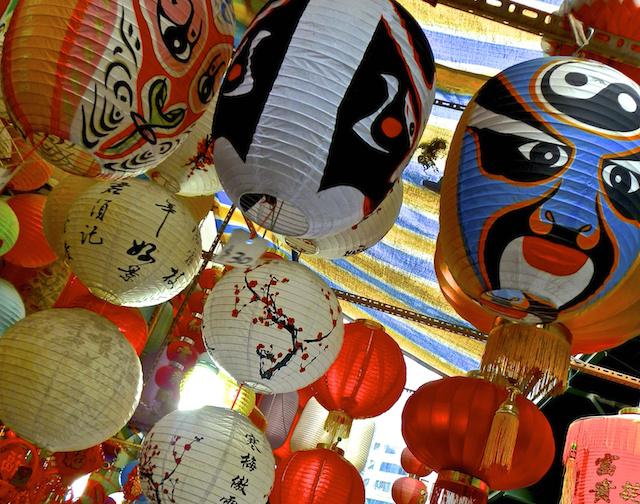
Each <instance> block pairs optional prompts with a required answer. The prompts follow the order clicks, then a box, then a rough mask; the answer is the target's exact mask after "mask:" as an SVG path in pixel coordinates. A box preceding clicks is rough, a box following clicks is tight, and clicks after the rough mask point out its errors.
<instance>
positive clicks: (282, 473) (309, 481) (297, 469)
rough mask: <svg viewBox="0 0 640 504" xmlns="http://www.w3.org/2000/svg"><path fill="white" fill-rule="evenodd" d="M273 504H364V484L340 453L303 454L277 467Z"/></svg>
mask: <svg viewBox="0 0 640 504" xmlns="http://www.w3.org/2000/svg"><path fill="white" fill-rule="evenodd" d="M269 502H270V504H294V503H295V504H359V503H362V504H364V483H363V481H362V478H361V477H360V474H359V473H358V471H357V470H356V469H355V467H353V466H352V465H351V464H350V463H349V462H347V461H346V460H345V459H344V458H343V457H342V455H341V454H340V453H339V452H335V451H332V450H327V449H322V448H319V449H316V450H309V451H300V452H296V453H294V454H293V455H291V456H290V457H289V458H288V459H287V460H285V461H284V462H282V463H281V464H279V465H278V469H277V471H276V478H275V483H274V488H273V492H272V493H271V495H270V496H269Z"/></svg>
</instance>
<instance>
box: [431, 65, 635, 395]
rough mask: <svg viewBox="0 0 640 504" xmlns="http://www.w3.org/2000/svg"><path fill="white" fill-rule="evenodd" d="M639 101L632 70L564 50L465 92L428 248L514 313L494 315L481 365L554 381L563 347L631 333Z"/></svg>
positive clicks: (612, 342)
mask: <svg viewBox="0 0 640 504" xmlns="http://www.w3.org/2000/svg"><path fill="white" fill-rule="evenodd" d="M638 110H640V87H639V86H638V85H637V84H636V83H635V82H633V81H632V80H631V79H629V78H628V77H626V76H625V75H623V74H621V73H620V72H618V71H617V70H614V69H612V68H610V67H607V66H605V65H602V64H599V63H596V62H592V61H585V60H577V59H571V58H544V59H535V60H531V61H527V62H524V63H520V64H518V65H515V66H513V67H511V68H508V69H507V70H505V71H503V72H501V73H500V74H498V75H497V76H495V77H493V78H491V79H489V80H488V81H487V82H486V83H485V84H484V85H483V86H482V88H481V89H480V90H479V91H478V93H477V94H476V96H475V97H474V98H473V99H472V101H471V103H470V105H469V107H468V108H467V110H466V111H465V114H464V115H463V117H462V119H461V121H460V123H459V125H458V128H457V130H456V133H455V136H454V139H453V141H452V143H451V148H450V151H449V157H448V160H447V167H446V170H445V176H444V178H443V181H442V191H441V192H442V205H441V208H440V234H439V236H438V243H437V249H438V253H439V254H441V256H442V261H443V262H444V263H445V264H446V265H447V266H448V268H449V270H450V273H451V275H452V277H453V278H454V280H455V282H456V283H457V285H458V286H459V287H460V289H461V290H462V291H463V292H464V293H465V294H466V295H467V296H469V297H470V298H471V299H473V300H475V301H476V302H479V303H480V304H482V305H483V306H484V307H485V308H487V309H488V310H490V311H492V312H493V313H494V314H496V315H498V316H500V317H503V318H504V319H508V320H511V321H515V322H517V324H515V325H511V326H508V327H507V326H505V325H504V324H501V325H498V326H497V327H496V329H495V330H494V331H495V334H492V336H491V337H490V339H489V343H488V345H487V348H486V350H485V356H484V357H483V363H482V369H483V371H485V372H488V373H494V374H504V375H506V376H507V377H509V378H511V379H512V380H514V381H516V382H518V383H519V385H520V386H521V387H523V388H525V389H531V388H533V393H534V394H535V393H537V392H547V391H553V392H560V391H562V390H563V389H564V386H565V384H566V379H567V370H568V357H569V354H570V353H582V352H588V353H590V352H596V351H601V350H604V349H606V348H610V347H614V346H616V345H619V344H621V343H622V342H624V341H625V340H626V339H628V338H631V337H633V336H635V335H636V334H638V332H639V331H640V320H639V319H638V317H637V316H636V315H635V314H636V313H637V306H636V305H637V303H638V302H639V298H640V291H638V289H637V283H638V281H639V280H640V268H639V267H638V265H639V264H640V262H638V261H637V257H638V252H639V251H640V227H639V226H638V220H639V219H640V213H638V208H640V206H639V204H638V203H637V201H636V199H635V198H637V197H638V196H637V194H640V193H636V188H637V187H639V185H638V184H640V179H638V178H637V174H636V173H635V171H634V170H633V169H632V168H630V166H631V165H632V164H633V163H634V162H635V161H634V160H635V157H634V156H635V154H630V153H634V152H636V151H637V150H638V149H639V148H640V136H639V135H638V133H640V115H639V114H638ZM630 163H631V164H630ZM594 166H596V167H598V169H594ZM537 324H546V325H550V326H549V327H548V328H547V327H546V326H545V327H536V325H537ZM554 324H555V329H554ZM531 382H533V384H531Z"/></svg>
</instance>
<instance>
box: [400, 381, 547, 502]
mask: <svg viewBox="0 0 640 504" xmlns="http://www.w3.org/2000/svg"><path fill="white" fill-rule="evenodd" d="M507 398H508V393H507V390H506V389H505V388H503V387H500V386H498V385H495V384H493V383H490V382H488V381H485V380H482V379H478V378H470V377H461V376H458V377H452V378H445V379H442V380H437V381H433V382H430V383H426V384H424V385H422V386H421V387H420V388H419V389H418V390H416V392H415V393H414V394H413V395H412V396H411V397H410V398H409V400H408V401H407V404H406V405H405V408H404V411H403V413H402V435H403V437H404V440H405V442H406V443H407V447H408V448H409V449H410V450H411V452H412V453H413V454H414V455H415V456H416V457H417V458H418V459H420V460H421V461H422V462H424V463H425V464H426V465H428V466H429V467H432V468H433V470H434V471H438V472H439V473H440V474H439V479H438V482H442V483H443V486H446V487H447V488H449V487H450V486H454V487H457V486H458V485H459V484H460V478H458V477H457V476H456V477H450V478H449V479H450V480H452V481H453V483H452V484H451V485H448V484H446V483H445V481H444V479H443V478H442V476H443V471H458V472H459V473H463V475H462V476H464V475H468V477H469V478H471V479H473V478H479V479H480V480H481V481H482V482H485V483H486V484H488V485H489V486H490V487H491V488H494V489H497V490H510V489H513V488H521V487H524V486H528V485H531V484H533V483H535V482H536V481H538V480H539V479H540V478H542V476H544V474H545V473H546V472H547V470H548V469H549V467H550V465H551V463H552V461H553V456H554V453H555V445H554V441H553V435H552V433H551V427H550V426H549V422H548V421H547V419H546V418H545V416H544V415H543V414H542V412H540V410H538V408H536V406H535V404H533V403H532V402H531V401H528V400H527V399H525V398H523V397H522V396H518V397H517V398H515V404H516V406H517V408H518V410H519V426H518V427H517V429H516V435H517V437H516V438H515V440H514V441H515V445H514V451H513V457H512V461H511V464H510V468H507V467H504V466H502V465H498V464H494V465H491V466H489V467H483V458H484V455H485V447H486V445H487V444H488V443H487V441H488V439H489V435H490V432H491V430H492V424H493V423H494V414H495V413H496V411H497V410H498V409H499V408H500V407H501V405H502V404H504V402H505V399H507ZM450 476H451V475H450ZM463 479H464V478H463ZM456 480H457V481H456ZM471 485H472V486H473V483H472V482H471ZM437 486H438V484H436V487H437ZM463 486H465V488H466V486H467V485H466V484H463ZM432 502H434V500H433V497H432ZM435 502H439V501H435Z"/></svg>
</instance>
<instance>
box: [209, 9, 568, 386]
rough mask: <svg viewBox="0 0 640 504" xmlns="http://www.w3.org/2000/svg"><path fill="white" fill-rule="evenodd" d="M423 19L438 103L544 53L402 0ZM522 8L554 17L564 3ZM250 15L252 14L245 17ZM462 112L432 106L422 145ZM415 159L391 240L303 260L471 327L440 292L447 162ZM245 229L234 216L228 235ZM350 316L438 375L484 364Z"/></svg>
mask: <svg viewBox="0 0 640 504" xmlns="http://www.w3.org/2000/svg"><path fill="white" fill-rule="evenodd" d="M400 3H402V4H403V5H404V6H405V7H406V8H407V9H408V10H409V11H410V12H411V13H412V14H413V16H414V17H415V18H416V19H417V20H418V22H419V23H420V25H421V27H422V28H423V30H424V32H425V34H426V35H427V37H428V39H429V42H430V44H431V47H432V49H433V52H434V56H435V58H436V61H437V63H438V69H437V76H436V84H437V93H436V99H440V100H443V101H446V102H450V103H454V104H460V105H466V104H467V103H468V101H469V100H470V98H471V96H473V94H474V93H475V92H476V90H477V89H478V88H479V87H480V86H481V85H482V84H483V82H484V80H485V79H486V78H487V77H489V76H493V75H495V74H496V73H498V72H500V71H501V70H503V69H505V68H507V67H509V66H511V65H513V64H516V63H518V62H521V61H525V60H528V59H533V58H538V57H541V56H543V52H542V47H541V40H540V37H538V36H535V35H531V34H528V33H525V32H522V31H519V30H517V29H515V28H512V27H509V26H506V25H503V24H500V23H497V22H494V21H490V20H487V19H483V18H481V17H478V16H474V15H472V14H469V13H466V12H462V11H459V10H456V9H453V8H450V7H446V6H442V5H440V6H438V7H432V6H430V5H428V4H426V3H425V2H423V1H422V0H400ZM521 3H524V4H527V5H529V6H533V7H537V8H539V9H542V10H545V11H547V12H553V11H554V10H556V9H557V7H558V5H559V3H560V2H559V1H558V0H549V1H546V2H540V1H535V0H526V1H522V0H521ZM244 15H246V12H244ZM461 114H462V112H460V111H458V110H454V109H451V108H446V107H442V106H434V107H433V111H432V113H431V117H430V119H429V122H428V125H427V128H426V130H425V133H424V136H423V139H422V140H423V141H425V142H428V141H430V140H432V139H434V138H437V137H440V138H444V139H446V140H447V143H448V142H449V141H450V139H451V137H452V135H453V132H454V130H455V127H456V124H457V122H458V121H459V119H460V116H461ZM417 155H418V153H416V155H415V156H414V158H413V160H412V161H411V163H410V164H409V166H408V167H407V168H406V170H405V171H404V174H403V181H404V201H403V206H402V209H401V211H400V216H399V218H398V220H397V222H396V224H395V226H394V227H393V229H392V230H391V231H390V232H389V233H388V234H387V235H386V236H385V238H384V239H383V240H382V241H381V242H380V243H378V244H377V245H375V246H374V247H372V248H370V249H369V250H367V251H365V252H363V253H361V254H357V255H355V256H351V257H349V258H344V259H339V260H333V261H328V260H324V259H319V258H316V257H313V256H305V255H302V256H301V258H300V261H301V262H302V263H303V264H306V265H308V266H309V267H310V268H311V269H313V270H314V271H316V272H317V273H319V274H320V275H321V276H322V277H323V278H324V279H325V280H326V281H327V282H329V284H330V285H332V286H333V287H334V288H337V289H341V290H345V291H349V292H353V293H356V294H359V295H362V296H366V297H369V298H372V299H375V300H378V301H382V302H385V303H389V304H392V305H395V306H399V307H402V308H406V309H409V310H413V311H417V312H420V313H423V314H425V315H429V316H432V317H437V318H440V319H443V320H446V321H450V322H454V323H457V324H462V325H468V324H467V323H466V322H465V321H464V320H462V319H461V318H460V317H459V316H458V315H457V314H456V313H455V312H454V311H453V309H452V308H451V307H450V306H449V305H448V303H447V302H446V301H445V299H444V298H443V297H442V295H441V293H440V289H439V287H438V283H437V280H436V275H435V271H434V268H433V254H434V251H435V241H436V237H437V234H438V208H439V195H438V193H437V190H438V186H439V180H440V178H441V177H442V173H443V170H444V160H443V159H441V160H439V161H438V162H437V163H436V166H435V167H434V169H429V170H428V169H426V168H425V167H423V166H422V165H421V164H420V163H418V161H417ZM217 197H218V203H219V205H218V208H217V210H216V223H217V225H218V226H219V225H220V223H221V222H222V220H223V219H224V217H225V215H226V213H227V211H228V209H229V206H230V204H231V202H230V201H229V199H228V198H227V197H226V195H225V194H224V193H219V194H218V196H217ZM235 228H245V229H246V225H245V223H244V220H243V218H242V216H241V215H240V212H238V211H236V213H235V214H234V217H233V218H232V220H231V222H230V225H229V226H228V228H227V231H228V232H230V231H232V230H233V229H235ZM265 238H266V239H268V240H269V241H271V243H272V244H273V246H274V247H275V248H278V249H280V250H282V251H283V252H284V253H285V254H287V255H290V249H289V248H288V247H287V246H286V245H285V244H284V240H283V239H282V238H281V237H278V236H276V235H273V234H272V233H266V235H265ZM342 307H343V309H344V312H345V314H346V315H347V316H348V317H351V318H370V319H373V320H376V321H378V322H379V323H381V324H382V325H384V326H385V327H386V328H387V330H388V332H389V333H390V334H391V335H392V336H393V337H394V338H395V339H396V340H397V341H398V343H399V344H400V346H401V347H402V349H403V350H404V351H406V352H407V353H409V354H410V355H412V356H414V357H415V358H417V359H419V360H421V361H423V362H424V363H425V364H427V365H428V366H430V367H431V368H433V369H434V370H436V371H438V372H440V373H443V374H446V375H457V374H463V373H466V372H467V371H470V370H472V369H476V368H477V367H478V366H479V361H480V356H481V354H482V350H483V344H482V343H479V342H477V341H474V340H471V339H468V338H465V337H463V336H458V335H455V334H452V333H449V332H446V331H442V330H438V329H433V328H429V327H426V326H424V325H421V324H418V323H414V322H411V321H407V320H401V319H399V318H396V317H394V316H391V315H388V314H386V313H380V312H378V311H375V310H371V309H368V308H364V307H360V306H354V305H351V304H349V303H344V302H343V303H342Z"/></svg>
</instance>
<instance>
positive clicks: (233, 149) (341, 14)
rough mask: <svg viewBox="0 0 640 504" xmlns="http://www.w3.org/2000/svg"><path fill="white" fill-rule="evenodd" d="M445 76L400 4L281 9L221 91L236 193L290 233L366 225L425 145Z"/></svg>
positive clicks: (248, 39)
mask: <svg viewBox="0 0 640 504" xmlns="http://www.w3.org/2000/svg"><path fill="white" fill-rule="evenodd" d="M328 26H330V27H331V28H332V29H331V30H327V29H326V27H328ZM434 79H435V66H434V60H433V55H432V53H431V48H430V47H429V43H428V41H427V39H426V38H425V36H424V33H423V31H422V29H421V28H420V26H419V25H418V23H417V22H416V21H415V20H414V19H413V18H412V17H411V15H410V14H409V13H408V12H407V11H406V10H405V9H404V8H403V7H402V6H401V5H399V4H398V3H396V2H395V1H394V0H373V1H369V2H367V3H366V4H364V3H362V2H359V1H358V0H347V1H343V2H340V3H339V5H336V4H335V3H334V2H330V1H329V0H310V1H309V2H303V3H295V2H294V3H290V2H286V3H282V4H273V5H270V6H269V7H267V8H265V9H264V10H262V11H261V13H260V15H259V16H257V17H256V19H255V20H254V21H253V23H252V24H251V27H250V28H249V29H248V30H247V32H246V33H245V35H244V38H243V39H242V42H241V43H240V45H239V47H238V49H237V51H236V54H235V56H234V58H233V60H232V61H231V63H230V67H229V71H228V72H227V73H226V76H225V79H224V81H223V84H222V87H221V89H220V96H219V98H218V103H217V108H216V114H215V117H214V122H213V137H214V139H215V162H216V170H217V172H218V176H219V177H220V181H221V182H222V185H223V187H224V190H225V192H227V194H228V195H229V197H230V198H231V199H232V200H233V201H234V202H235V203H236V204H237V205H238V207H239V208H240V209H241V210H242V212H243V213H244V214H245V215H246V216H247V217H248V218H249V219H251V220H252V221H254V222H256V223H258V224H259V225H260V226H263V227H266V228H268V229H271V230H273V231H275V232H276V233H280V234H283V235H285V236H304V237H307V238H317V237H322V236H328V235H332V234H336V233H337V232H340V231H343V230H345V229H347V228H349V227H350V226H353V225H354V224H357V223H358V222H360V221H361V220H362V219H363V218H364V217H366V216H367V215H369V214H370V213H371V212H372V211H373V210H375V209H376V208H377V207H378V206H379V205H380V203H382V201H383V200H384V198H385V196H386V195H387V193H388V192H389V191H390V190H391V188H392V187H393V183H394V182H395V181H396V180H397V179H398V178H399V177H400V175H401V173H402V170H403V169H404V167H405V166H406V164H407V163H408V161H409V159H410V157H411V155H412V153H413V152H414V150H415V149H416V147H417V145H418V142H419V141H420V138H421V136H422V132H423V130H424V127H425V124H426V122H427V118H428V117H429V113H430V111H431V106H432V103H433V99H434V92H435V87H434ZM372 166H375V167H376V169H375V170H371V169H370V168H371V167H372Z"/></svg>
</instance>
